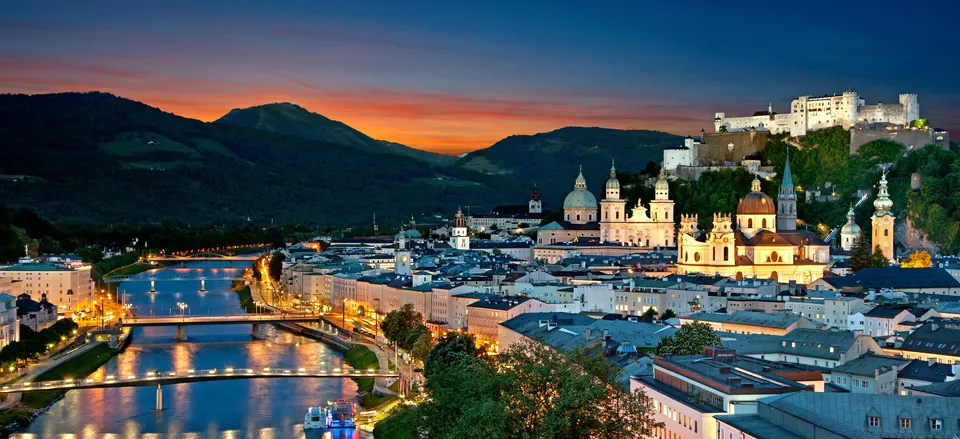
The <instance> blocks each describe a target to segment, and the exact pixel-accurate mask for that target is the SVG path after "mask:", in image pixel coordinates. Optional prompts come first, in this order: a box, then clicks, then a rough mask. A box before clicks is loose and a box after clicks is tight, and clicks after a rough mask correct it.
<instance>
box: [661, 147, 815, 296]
mask: <svg viewBox="0 0 960 439" xmlns="http://www.w3.org/2000/svg"><path fill="white" fill-rule="evenodd" d="M697 220H698V218H697V216H696V215H682V217H681V219H680V235H679V237H678V238H677V272H678V273H679V274H687V273H702V274H706V275H714V274H719V275H721V276H729V277H733V278H735V279H738V280H739V279H745V278H753V277H756V278H762V279H767V278H770V279H774V280H776V281H778V282H789V281H796V282H798V283H803V284H808V283H810V282H813V281H815V280H817V279H820V278H821V277H823V270H824V269H825V268H826V267H827V265H828V264H829V263H830V246H829V244H828V243H826V242H824V241H823V240H822V239H820V237H819V236H817V235H816V234H815V233H813V232H810V231H807V230H797V196H796V192H795V189H794V186H793V177H792V175H791V173H790V157H789V156H788V157H787V162H786V165H785V166H784V169H783V182H782V183H781V185H780V190H779V194H778V197H777V203H776V205H774V201H773V199H771V198H770V197H769V196H767V195H766V194H764V193H763V192H761V191H760V180H759V179H757V178H754V180H753V184H752V186H751V191H750V193H748V194H746V195H745V196H744V197H743V198H741V199H740V202H739V203H738V204H737V211H736V224H734V220H733V218H732V217H731V215H730V214H729V213H720V212H718V213H715V214H714V215H713V228H712V229H710V230H708V231H705V232H699V231H698V230H697Z"/></svg>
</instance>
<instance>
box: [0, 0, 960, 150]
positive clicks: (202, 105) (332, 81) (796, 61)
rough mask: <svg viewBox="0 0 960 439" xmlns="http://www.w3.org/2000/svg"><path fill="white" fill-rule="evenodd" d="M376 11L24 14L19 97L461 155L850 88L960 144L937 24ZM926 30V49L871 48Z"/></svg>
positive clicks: (579, 8)
mask: <svg viewBox="0 0 960 439" xmlns="http://www.w3.org/2000/svg"><path fill="white" fill-rule="evenodd" d="M760 4H761V3H757V4H756V5H755V6H758V5H760ZM365 5H366V6H363V5H352V6H351V5H346V4H310V3H304V4H300V5H297V6H293V5H284V6H281V7H271V8H265V7H262V6H261V5H257V4H233V3H220V4H218V3H206V4H204V5H201V6H197V5H190V4H188V3H184V4H180V5H179V6H178V7H162V6H152V5H136V6H131V5H126V4H123V3H118V4H110V3H109V2H108V3H98V4H95V5H93V6H88V5H85V6H78V5H73V4H70V3H65V4H62V5H59V7H58V8H56V9H54V10H52V11H46V10H43V11H41V10H38V9H36V8H32V7H31V6H30V5H25V4H24V5H8V6H4V7H2V8H0V10H2V11H3V12H4V14H3V16H4V17H5V18H3V19H0V24H2V26H0V36H3V37H4V38H2V41H4V42H0V66H2V69H0V70H2V73H0V93H27V94H37V93H56V92H69V91H78V92H79V91H103V92H109V93H113V94H116V95H118V96H121V97H125V98H129V99H134V100H138V101H141V102H144V103H146V104H148V105H152V106H155V107H158V108H160V109H162V110H164V111H168V112H172V113H175V114H178V115H181V116H185V117H190V118H195V119H199V120H203V121H208V122H209V121H213V120H216V119H217V118H219V117H221V116H223V115H225V114H226V113H227V112H229V111H230V110H231V109H234V108H245V107H250V106H256V105H263V104H267V103H273V102H290V103H293V104H297V105H299V106H301V107H304V108H306V109H307V110H309V111H312V112H315V113H319V114H322V115H324V116H326V117H328V118H331V119H334V120H338V121H341V122H343V123H346V124H347V125H350V126H352V127H354V128H356V129H358V130H360V131H361V132H363V133H365V134H367V135H369V136H371V137H373V138H376V139H382V140H389V141H392V142H398V143H402V144H405V145H407V146H411V147H414V148H418V149H423V150H428V151H434V152H441V153H451V154H460V153H463V152H466V151H471V150H476V149H480V148H485V147H488V146H490V145H492V144H493V143H495V142H496V141H498V140H500V139H502V138H504V137H507V136H510V135H514V134H534V133H539V132H548V131H552V130H555V129H558V128H562V127H565V126H598V127H604V128H616V129H648V130H658V131H665V132H669V133H673V134H678V135H694V134H699V132H700V130H701V129H705V130H706V131H707V132H712V131H713V130H712V128H713V117H714V113H716V112H724V113H726V114H727V115H728V116H729V115H749V114H753V112H755V111H763V110H766V109H767V107H768V105H772V106H773V110H774V111H777V112H788V111H789V108H788V107H789V105H790V102H791V101H792V100H793V99H795V98H796V97H798V96H821V95H833V94H840V93H842V92H843V91H845V90H847V89H848V88H852V89H853V90H855V91H857V92H858V93H859V94H860V96H861V97H863V98H864V99H865V100H866V104H867V105H872V104H876V103H878V102H883V103H890V102H896V99H897V95H899V94H901V93H913V94H917V95H918V96H919V102H920V105H921V106H922V108H923V114H924V115H925V117H927V118H928V119H929V120H930V122H931V123H932V124H933V125H934V126H936V127H942V128H945V129H952V130H956V129H960V111H958V110H956V109H954V108H950V105H949V103H950V102H951V100H955V99H956V98H957V96H958V95H960V87H958V86H957V85H955V84H954V83H952V81H951V80H950V78H949V72H950V71H951V70H955V68H956V67H957V66H956V64H957V61H956V60H952V59H944V58H942V56H941V55H940V54H942V53H949V52H950V51H951V50H952V49H951V48H953V47H955V44H956V41H955V39H954V38H951V37H950V36H949V31H948V30H947V29H946V28H944V27H938V26H924V25H922V24H921V22H922V20H920V17H914V16H910V17H906V18H902V17H899V16H895V14H885V13H883V14H881V13H879V12H873V11H868V10H861V8H859V7H857V6H855V5H846V6H835V7H834V8H835V10H834V13H833V14H832V15H833V16H842V15H845V14H865V15H864V16H865V17H868V18H870V19H871V20H872V21H870V25H869V26H867V27H863V26H856V25H845V26H831V27H828V28H827V29H826V30H824V31H822V32H817V33H815V34H809V35H806V36H805V37H804V38H797V39H787V38H786V36H785V35H781V34H782V31H781V29H789V28H791V27H800V28H805V27H806V26H808V25H809V24H808V23H809V22H810V21H811V20H815V19H816V16H815V15H816V14H814V13H812V12H811V13H809V15H804V14H794V13H791V14H786V15H784V14H781V15H780V16H779V17H780V18H778V20H777V21H771V20H770V15H769V14H768V13H767V12H762V11H760V10H758V8H756V7H750V6H747V5H744V6H745V7H743V8H737V9H736V10H732V9H729V10H728V9H726V8H715V7H713V6H711V5H709V4H708V3H704V2H691V3H689V4H685V5H658V8H657V9H656V10H648V9H647V8H644V6H643V5H637V4H633V3H629V2H610V3H608V4H607V6H608V7H606V8H603V9H600V8H593V7H590V6H588V5H587V4H586V3H578V2H562V3H558V4H555V5H554V7H552V8H550V9H544V8H538V7H536V5H534V4H520V5H516V7H512V8H509V9H506V10H505V9H504V8H498V7H495V5H491V6H489V7H485V6H479V5H462V4H444V3H431V2H426V3H425V4H424V6H429V7H428V8H422V9H424V10H425V11H419V12H418V13H416V14H414V13H413V12H412V11H409V10H407V9H408V8H405V7H402V6H400V5H396V4H391V3H390V2H371V3H366V4H365ZM98 6H100V7H98ZM106 6H109V7H106ZM228 6H229V7H228ZM691 11H698V12H696V14H697V15H698V16H699V17H697V18H693V19H691V18H688V17H689V14H690V12H691ZM707 11H709V17H710V18H709V19H708V18H707V16H706V15H704V14H706V13H707ZM782 12H783V11H782ZM911 20H912V21H913V22H916V23H915V24H917V26H915V27H913V28H914V29H915V30H914V31H913V32H912V35H911V36H912V37H913V38H912V39H911V40H909V41H907V40H905V39H902V38H899V37H897V36H896V35H895V34H896V33H895V32H894V33H884V32H879V31H878V32H876V35H872V36H870V35H868V34H870V33H871V29H877V28H883V27H885V26H886V27H889V28H896V27H897V26H899V25H900V22H901V21H911ZM667 36H669V38H666V37H667ZM756 36H760V37H759V38H756ZM725 41H726V43H725ZM838 41H844V42H846V43H844V44H843V45H840V46H838V45H837V42H838ZM725 45H726V48H724V47H725ZM840 47H849V49H845V50H844V49H840ZM879 53H894V54H895V57H894V58H893V60H895V61H897V63H895V65H893V66H889V64H888V61H889V60H887V59H880V58H879V57H878V56H877V54H879ZM924 64H927V65H930V66H931V67H927V68H914V66H918V65H924Z"/></svg>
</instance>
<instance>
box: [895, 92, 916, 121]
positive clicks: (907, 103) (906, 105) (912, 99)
mask: <svg viewBox="0 0 960 439" xmlns="http://www.w3.org/2000/svg"><path fill="white" fill-rule="evenodd" d="M900 105H902V106H903V124H904V125H907V124H909V123H910V122H913V121H915V120H917V119H919V118H920V103H919V102H917V95H915V94H911V93H904V94H901V95H900Z"/></svg>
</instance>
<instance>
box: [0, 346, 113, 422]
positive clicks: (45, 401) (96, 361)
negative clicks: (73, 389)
mask: <svg viewBox="0 0 960 439" xmlns="http://www.w3.org/2000/svg"><path fill="white" fill-rule="evenodd" d="M118 352H119V351H117V350H116V349H113V348H111V347H110V346H108V345H107V344H105V343H102V344H99V345H97V346H94V347H93V348H91V349H90V350H88V351H86V352H84V353H83V354H80V355H78V356H76V357H75V358H71V359H69V360H67V361H64V362H63V363H61V364H59V365H57V366H56V367H54V368H53V369H50V370H48V371H46V372H44V373H42V374H40V375H39V376H37V377H36V378H34V379H33V380H32V381H50V380H62V379H65V378H83V377H86V376H88V375H90V374H92V373H94V372H96V371H97V369H99V368H100V366H103V365H104V364H105V363H106V362H107V361H110V359H111V358H113V357H114V356H115V355H117V353H118ZM65 393H66V391H62V390H51V391H46V392H31V393H24V394H23V396H22V397H21V399H20V403H19V404H17V405H16V406H15V407H13V408H12V409H10V410H7V411H5V412H3V413H0V436H3V437H6V436H8V435H10V434H11V433H13V432H15V431H19V430H22V429H24V428H26V427H27V426H29V425H30V422H32V421H33V420H34V419H35V418H36V417H37V416H39V415H40V414H41V413H43V412H45V411H46V410H47V409H48V408H50V406H51V405H53V403H55V402H57V401H58V400H60V398H63V395H64V394H65Z"/></svg>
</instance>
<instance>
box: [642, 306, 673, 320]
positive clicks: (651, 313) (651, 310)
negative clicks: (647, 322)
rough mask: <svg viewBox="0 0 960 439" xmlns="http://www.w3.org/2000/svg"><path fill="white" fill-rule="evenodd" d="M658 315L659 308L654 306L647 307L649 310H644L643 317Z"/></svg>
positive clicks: (650, 317)
mask: <svg viewBox="0 0 960 439" xmlns="http://www.w3.org/2000/svg"><path fill="white" fill-rule="evenodd" d="M671 312H673V311H671ZM656 316H657V310H656V308H654V307H652V306H651V307H650V308H647V310H646V311H644V312H643V317H645V318H649V319H652V318H655V317H656Z"/></svg>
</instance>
